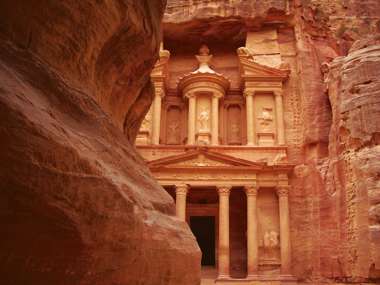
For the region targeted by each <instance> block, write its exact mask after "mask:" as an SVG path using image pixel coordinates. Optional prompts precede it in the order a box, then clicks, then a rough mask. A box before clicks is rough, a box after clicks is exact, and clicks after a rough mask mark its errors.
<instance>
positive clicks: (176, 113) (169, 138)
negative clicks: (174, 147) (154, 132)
mask: <svg viewBox="0 0 380 285" xmlns="http://www.w3.org/2000/svg"><path fill="white" fill-rule="evenodd" d="M166 143H167V144H180V143H181V110H180V109H179V108H178V107H177V106H171V107H170V108H169V109H168V111H167V127H166Z"/></svg>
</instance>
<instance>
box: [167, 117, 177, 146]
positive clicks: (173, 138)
mask: <svg viewBox="0 0 380 285" xmlns="http://www.w3.org/2000/svg"><path fill="white" fill-rule="evenodd" d="M178 131H179V123H178V122H171V123H170V124H169V126H168V133H169V135H168V143H171V142H172V143H178V135H179V133H178Z"/></svg>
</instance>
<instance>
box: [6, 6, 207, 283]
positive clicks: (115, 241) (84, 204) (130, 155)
mask: <svg viewBox="0 0 380 285" xmlns="http://www.w3.org/2000/svg"><path fill="white" fill-rule="evenodd" d="M163 10H164V1H160V0H156V1H87V0H82V1H74V0H73V1H71V0H70V1H38V0H37V1H21V0H20V1H7V0H5V1H1V3H0V81H1V86H0V121H1V123H0V136H1V140H0V224H1V231H0V232H1V240H0V275H1V282H0V283H1V284H33V285H34V284H49V285H50V284H67V285H73V284H91V285H95V284H104V285H109V284H131V285H132V284H152V285H158V284H173V285H174V284H176V285H177V284H189V285H190V284H194V285H195V284H199V278H200V252H199V249H198V247H197V244H196V241H195V238H194V237H193V235H192V234H191V232H190V230H189V228H188V227H187V225H186V224H185V223H183V222H180V221H179V220H178V219H177V218H175V217H174V207H173V200H172V198H171V197H170V196H169V195H168V194H167V193H166V192H165V191H164V190H163V189H162V188H161V187H160V186H159V185H158V184H157V183H156V182H155V181H154V180H153V179H152V178H151V174H150V173H149V171H148V169H147V168H146V167H145V165H144V163H143V161H142V159H141V158H140V156H139V155H138V154H137V153H136V151H135V149H134V147H133V145H132V142H133V139H134V134H135V133H136V131H137V129H138V127H139V124H140V121H141V118H142V117H143V116H144V115H145V112H146V111H147V107H149V104H150V101H151V92H149V91H150V90H149V89H150V83H149V75H150V71H151V69H152V66H153V64H154V63H155V61H156V58H157V51H158V45H159V42H160V21H161V17H162V14H163ZM138 107H139V108H138ZM124 128H125V134H124V133H123V131H124ZM179 261H180V262H179Z"/></svg>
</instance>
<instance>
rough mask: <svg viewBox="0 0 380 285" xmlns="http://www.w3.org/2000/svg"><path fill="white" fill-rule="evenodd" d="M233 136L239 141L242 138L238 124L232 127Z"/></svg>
mask: <svg viewBox="0 0 380 285" xmlns="http://www.w3.org/2000/svg"><path fill="white" fill-rule="evenodd" d="M231 134H232V139H233V140H237V139H238V138H239V136H240V127H239V125H238V124H236V123H233V124H232V125H231Z"/></svg>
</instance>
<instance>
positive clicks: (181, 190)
mask: <svg viewBox="0 0 380 285" xmlns="http://www.w3.org/2000/svg"><path fill="white" fill-rule="evenodd" d="M187 190H188V187H187V185H185V184H181V185H176V188H175V208H176V214H177V217H178V218H179V219H180V220H182V221H186V196H187Z"/></svg>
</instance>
